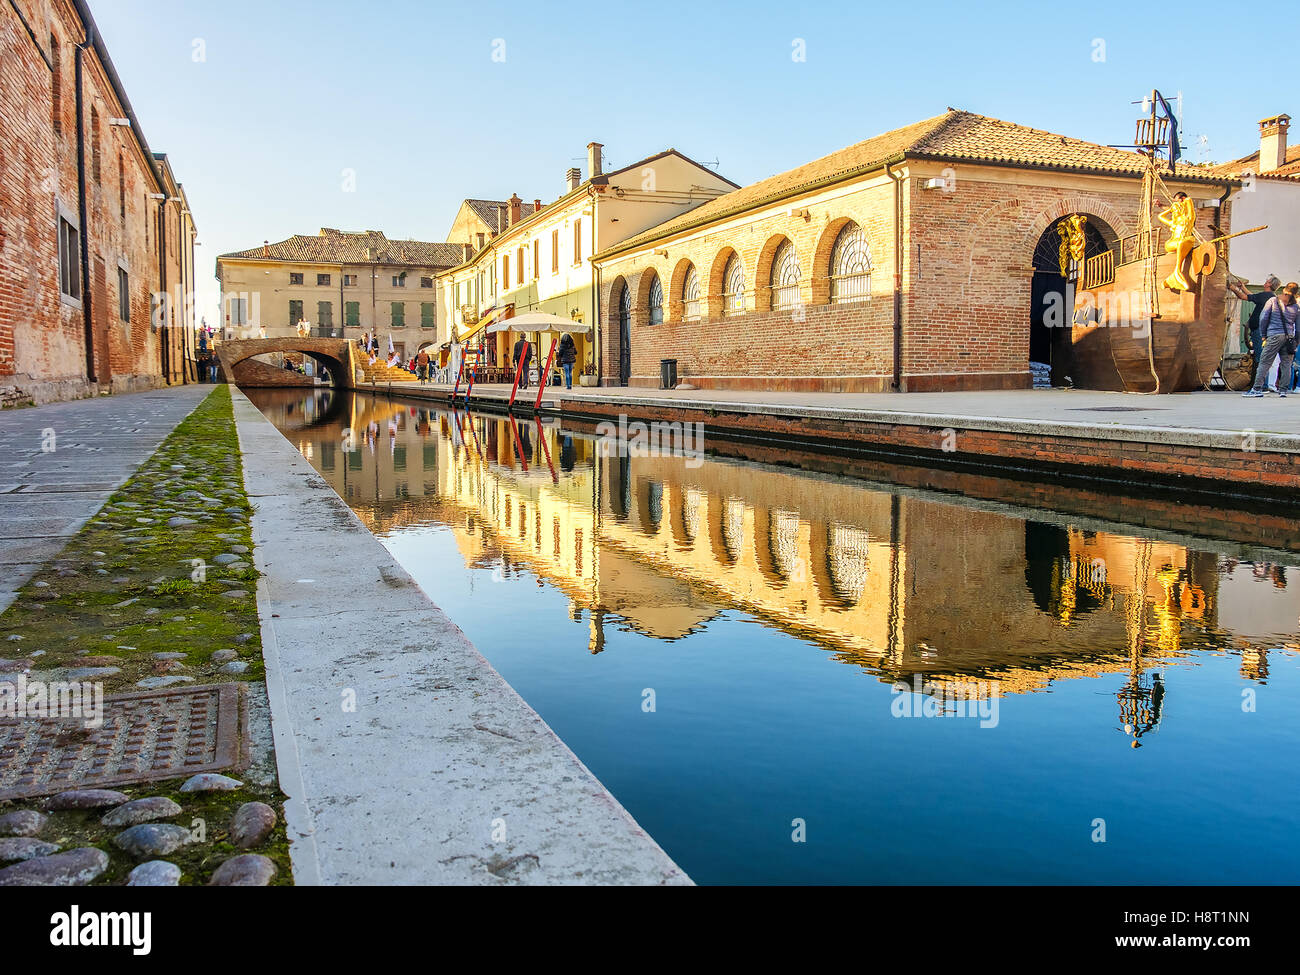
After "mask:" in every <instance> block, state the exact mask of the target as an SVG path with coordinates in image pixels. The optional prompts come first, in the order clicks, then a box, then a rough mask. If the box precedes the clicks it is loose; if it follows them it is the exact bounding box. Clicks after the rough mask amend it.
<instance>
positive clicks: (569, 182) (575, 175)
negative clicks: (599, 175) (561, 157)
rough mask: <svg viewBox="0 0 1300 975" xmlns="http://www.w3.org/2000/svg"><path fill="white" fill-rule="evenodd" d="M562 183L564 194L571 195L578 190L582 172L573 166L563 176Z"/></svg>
mask: <svg viewBox="0 0 1300 975" xmlns="http://www.w3.org/2000/svg"><path fill="white" fill-rule="evenodd" d="M564 182H565V184H566V185H565V192H566V193H572V192H573V191H574V190H576V189H577V188H578V184H579V183H581V182H582V170H580V169H579V168H578V167H577V166H574V167H573V168H571V169H570V170H569V171H568V172H566V173H565V174H564Z"/></svg>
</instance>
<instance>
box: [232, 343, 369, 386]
mask: <svg viewBox="0 0 1300 975" xmlns="http://www.w3.org/2000/svg"><path fill="white" fill-rule="evenodd" d="M275 352H298V353H301V354H303V355H306V356H310V357H311V358H312V359H314V360H315V361H317V362H322V363H324V364H325V366H326V367H327V368H328V369H329V371H330V379H331V381H332V382H333V384H334V385H335V386H337V387H338V388H340V389H351V388H352V387H353V385H354V378H355V368H356V365H355V361H354V359H353V345H352V343H351V342H350V341H348V340H347V339H312V338H276V339H232V340H230V341H228V342H222V343H221V344H220V345H218V346H217V347H216V355H217V359H218V361H219V362H220V363H221V371H222V373H223V374H224V375H225V377H226V379H227V381H233V380H234V376H235V367H236V366H238V365H239V364H240V363H241V362H244V361H246V360H248V359H252V358H254V357H255V356H259V355H267V354H270V353H275Z"/></svg>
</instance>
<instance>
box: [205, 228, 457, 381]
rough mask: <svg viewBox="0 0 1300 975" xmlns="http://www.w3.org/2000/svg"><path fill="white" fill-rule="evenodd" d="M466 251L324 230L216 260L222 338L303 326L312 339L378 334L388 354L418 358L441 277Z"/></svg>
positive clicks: (430, 331)
mask: <svg viewBox="0 0 1300 975" xmlns="http://www.w3.org/2000/svg"><path fill="white" fill-rule="evenodd" d="M463 253H464V252H463V248H461V247H459V246H457V245H454V244H447V243H439V242H428V241H422V240H389V239H388V237H386V236H384V234H383V233H381V232H379V231H377V230H367V231H363V232H357V233H349V232H346V231H340V230H334V229H332V228H329V227H323V228H321V231H320V233H319V234H317V235H316V236H314V237H304V236H300V235H297V236H293V237H290V238H289V239H288V240H282V241H279V242H278V243H275V244H272V243H269V242H268V243H263V244H262V245H261V246H259V247H250V248H249V249H248V250H242V251H235V252H233V253H230V254H222V255H221V256H220V257H218V258H217V281H218V282H219V283H220V287H221V308H222V319H223V326H224V331H225V337H228V338H256V337H257V336H258V335H259V334H261V330H262V329H263V328H265V330H266V336H267V337H268V338H280V337H292V336H295V335H296V334H297V331H296V329H297V326H298V323H299V322H300V321H304V322H309V323H310V324H311V331H312V334H313V335H318V336H326V337H330V336H339V337H341V336H347V337H348V338H357V337H359V336H360V335H361V334H362V333H363V332H367V331H378V332H379V334H380V338H381V343H382V345H383V346H384V348H385V350H386V349H387V338H388V335H390V334H391V336H392V339H393V346H394V348H396V349H397V350H398V351H399V352H401V353H402V354H403V355H414V354H415V349H416V347H417V346H418V345H422V344H425V343H426V342H432V341H433V338H434V335H435V331H436V327H437V323H438V301H437V297H436V295H437V291H436V289H435V287H434V280H435V278H436V276H437V275H438V274H439V273H440V272H442V271H444V270H446V269H447V268H449V267H451V266H452V265H454V264H456V263H459V261H460V260H461V259H462V257H463Z"/></svg>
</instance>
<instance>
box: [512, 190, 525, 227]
mask: <svg viewBox="0 0 1300 975" xmlns="http://www.w3.org/2000/svg"><path fill="white" fill-rule="evenodd" d="M523 213H524V201H523V200H521V199H520V198H519V194H518V193H514V194H512V195H511V197H510V226H512V227H513V226H514V225H515V224H517V223H518V222H519V221H520V219H521V218H522V217H523Z"/></svg>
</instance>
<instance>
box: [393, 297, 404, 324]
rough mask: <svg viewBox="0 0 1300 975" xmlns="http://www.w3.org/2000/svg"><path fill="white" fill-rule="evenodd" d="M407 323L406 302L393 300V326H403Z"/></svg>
mask: <svg viewBox="0 0 1300 975" xmlns="http://www.w3.org/2000/svg"><path fill="white" fill-rule="evenodd" d="M405 324H406V304H405V303H404V302H401V301H394V302H393V328H401V327H402V326H403V325H405Z"/></svg>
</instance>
